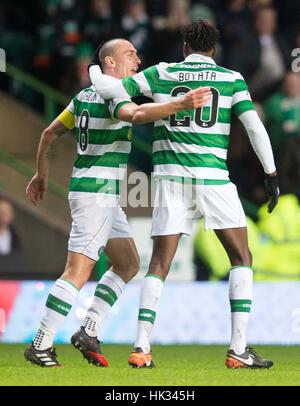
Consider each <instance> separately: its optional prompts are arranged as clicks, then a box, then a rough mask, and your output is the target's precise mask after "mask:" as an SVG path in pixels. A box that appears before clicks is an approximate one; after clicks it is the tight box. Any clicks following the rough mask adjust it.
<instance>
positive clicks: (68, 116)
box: [57, 100, 75, 130]
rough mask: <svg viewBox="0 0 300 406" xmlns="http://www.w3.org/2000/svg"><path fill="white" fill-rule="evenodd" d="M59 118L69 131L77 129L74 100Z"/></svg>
mask: <svg viewBox="0 0 300 406" xmlns="http://www.w3.org/2000/svg"><path fill="white" fill-rule="evenodd" d="M57 118H58V120H59V121H60V122H61V123H62V124H63V125H64V126H65V127H66V128H68V129H69V130H72V129H73V128H74V127H75V106H74V101H73V100H72V101H71V102H70V103H69V104H68V106H67V107H66V108H65V109H64V111H63V112H62V113H61V114H60V115H59V116H58V117H57Z"/></svg>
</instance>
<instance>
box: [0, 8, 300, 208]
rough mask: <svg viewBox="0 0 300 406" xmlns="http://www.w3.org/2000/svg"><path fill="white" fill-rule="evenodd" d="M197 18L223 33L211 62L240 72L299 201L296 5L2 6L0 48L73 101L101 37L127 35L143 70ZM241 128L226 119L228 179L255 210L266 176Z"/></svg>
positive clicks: (299, 29)
mask: <svg viewBox="0 0 300 406" xmlns="http://www.w3.org/2000/svg"><path fill="white" fill-rule="evenodd" d="M198 19H204V20H208V21H209V22H211V23H213V24H214V25H216V26H217V27H218V29H219V30H220V34H221V41H220V46H219V49H218V56H217V60H216V61H217V63H218V64H220V65H223V66H225V67H228V68H231V69H234V70H237V71H240V72H241V73H242V74H243V75H244V77H245V79H246V80H247V82H248V84H249V88H250V91H251V94H252V97H253V99H254V100H255V101H256V103H257V109H258V111H259V113H260V115H261V118H262V119H263V121H264V122H265V124H266V125H267V128H268V130H269V134H270V137H271V142H272V144H273V148H274V151H275V157H276V161H277V165H278V167H279V168H280V171H279V173H280V176H281V178H282V179H281V180H282V182H281V189H282V192H284V193H294V194H297V195H298V196H299V197H300V192H299V175H297V173H300V170H299V168H300V162H299V155H297V153H296V152H295V151H298V150H299V149H300V146H299V143H300V137H299V136H300V73H292V72H291V64H292V49H294V48H299V47H300V8H299V0H285V1H284V2H283V1H280V0H227V1H224V0H166V1H162V0H89V1H81V0H36V1H34V0H28V1H26V2H24V1H21V0H15V1H14V2H11V1H9V0H1V2H0V47H1V48H3V49H5V50H6V53H7V60H8V61H9V62H10V63H12V64H13V65H15V66H18V67H20V68H21V69H23V70H25V71H27V72H29V73H31V74H33V75H34V76H35V77H37V78H39V79H41V80H43V81H45V82H48V83H49V84H50V85H52V86H54V87H56V88H59V89H60V90H61V91H62V92H64V93H65V94H66V95H71V96H72V95H74V94H75V93H76V92H77V91H78V90H79V89H82V88H83V87H85V86H87V85H88V84H89V78H88V75H87V65H88V64H89V62H90V59H91V56H92V54H93V51H94V49H95V47H96V46H97V44H98V43H99V41H101V40H107V39H111V38H113V37H125V38H127V39H129V40H130V41H131V42H132V43H133V44H134V46H135V47H136V48H137V49H138V51H139V55H140V56H141V59H142V62H143V64H142V68H143V67H147V66H150V65H153V64H155V63H158V62H160V61H165V62H174V61H179V60H182V44H181V41H182V40H181V35H180V32H181V29H182V27H183V26H184V25H186V24H187V23H189V22H190V21H195V20H198ZM9 90H10V91H13V89H9ZM242 131H243V129H242V128H241V127H240V125H239V123H237V122H233V129H232V147H231V151H232V152H231V155H230V156H229V162H230V168H231V178H232V180H233V181H234V182H235V181H237V180H238V184H239V185H240V192H241V194H242V195H243V196H245V197H246V198H248V199H250V200H251V201H253V202H254V203H256V204H261V203H263V202H264V201H265V199H266V195H265V192H264V188H263V173H262V171H261V170H260V166H259V164H258V162H257V160H256V158H255V155H254V154H253V153H252V151H251V148H249V145H248V144H247V143H246V142H245V137H240V136H239V135H240V133H241V132H242ZM287 154H288V155H289V157H290V158H289V159H288V160H287V159H285V157H286V155H287ZM295 168H298V170H297V171H296V172H295ZM249 173H251V176H249ZM291 173H292V174H293V175H292V176H291ZM257 185H261V186H259V187H258V186H257Z"/></svg>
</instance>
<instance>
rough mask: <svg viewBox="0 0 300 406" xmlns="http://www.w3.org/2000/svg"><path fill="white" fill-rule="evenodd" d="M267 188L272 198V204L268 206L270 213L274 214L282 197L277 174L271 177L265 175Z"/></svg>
mask: <svg viewBox="0 0 300 406" xmlns="http://www.w3.org/2000/svg"><path fill="white" fill-rule="evenodd" d="M265 186H266V190H267V193H268V196H269V198H270V202H269V204H268V212H269V213H272V211H273V210H274V208H275V207H276V205H277V203H278V198H279V195H280V190H279V181H278V176H277V173H276V172H274V173H272V174H270V175H267V174H266V175H265Z"/></svg>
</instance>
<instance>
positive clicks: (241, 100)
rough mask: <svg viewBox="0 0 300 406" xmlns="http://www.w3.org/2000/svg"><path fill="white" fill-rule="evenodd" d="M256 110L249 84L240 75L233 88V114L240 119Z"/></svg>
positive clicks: (237, 75)
mask: <svg viewBox="0 0 300 406" xmlns="http://www.w3.org/2000/svg"><path fill="white" fill-rule="evenodd" d="M251 110H255V107H254V104H253V101H252V98H251V95H250V92H249V89H248V86H247V83H246V82H245V80H244V78H243V76H242V75H241V74H240V73H237V74H236V79H235V82H234V86H233V96H232V112H233V114H234V115H235V116H237V117H239V116H240V115H241V114H243V113H246V111H251Z"/></svg>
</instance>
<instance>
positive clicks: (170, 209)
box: [151, 179, 246, 237]
mask: <svg viewBox="0 0 300 406" xmlns="http://www.w3.org/2000/svg"><path fill="white" fill-rule="evenodd" d="M154 200H155V203H154V209H153V219H152V231H151V236H152V237H154V236H159V235H174V234H185V235H190V234H191V232H192V223H193V220H194V219H200V218H202V217H203V218H204V227H205V230H210V229H214V230H217V229H226V228H237V227H246V217H245V213H244V210H243V207H242V204H241V202H240V199H239V196H238V193H237V188H236V186H235V185H234V184H233V183H231V182H229V183H226V184H222V185H192V184H189V183H184V184H183V183H180V182H174V181H170V180H166V179H160V180H158V181H157V185H156V193H155V199H154Z"/></svg>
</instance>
